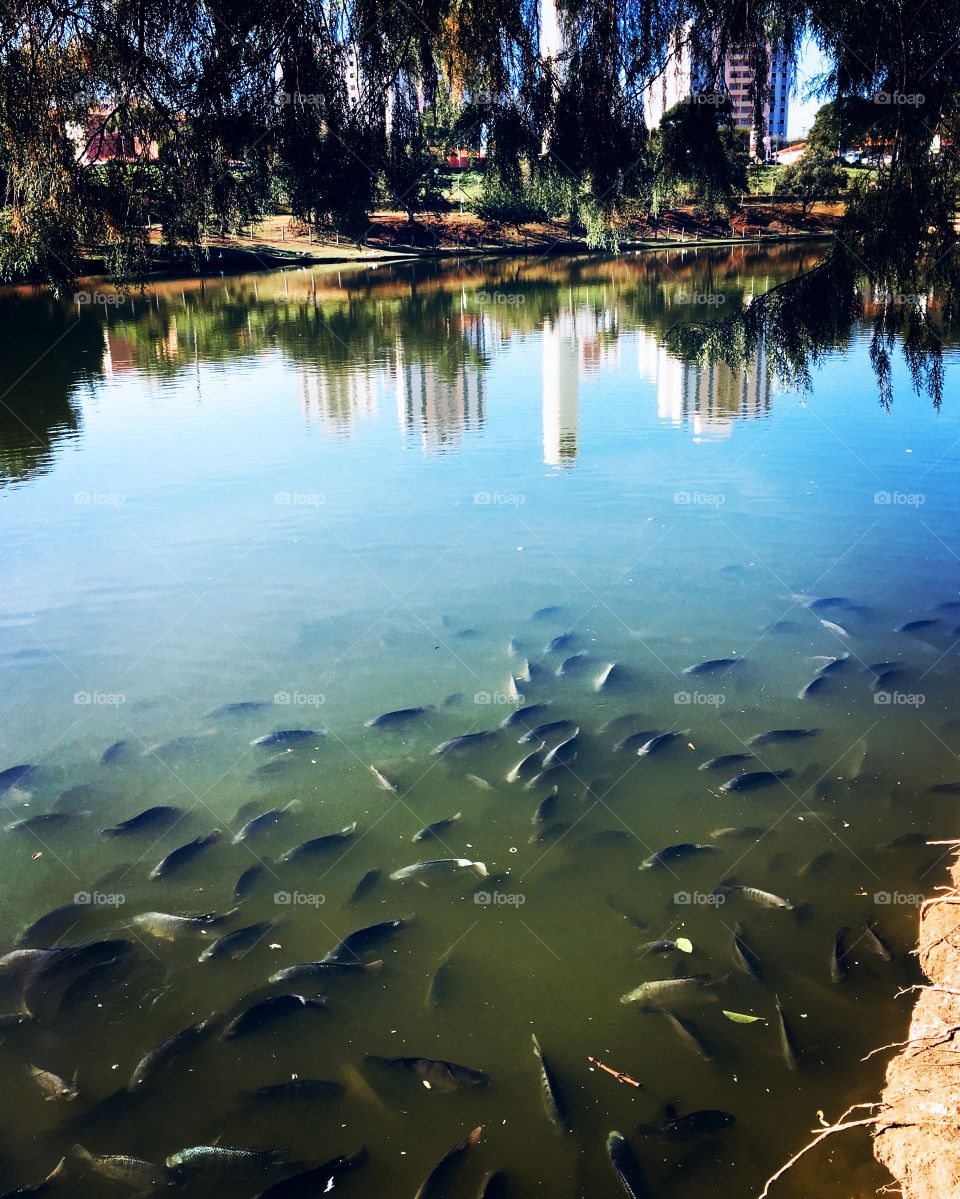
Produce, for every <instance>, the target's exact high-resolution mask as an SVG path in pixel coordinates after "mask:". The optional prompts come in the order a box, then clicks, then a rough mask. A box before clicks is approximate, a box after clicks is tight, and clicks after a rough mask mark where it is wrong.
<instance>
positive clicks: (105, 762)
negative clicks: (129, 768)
mask: <svg viewBox="0 0 960 1199" xmlns="http://www.w3.org/2000/svg"><path fill="white" fill-rule="evenodd" d="M133 750H134V747H133V745H132V743H131V742H129V741H114V743H113V745H108V746H107V748H106V749H105V750H104V751H103V753H102V754H101V755H100V765H101V766H113V765H114V763H116V762H122V761H123V760H124V759H125V758H129V757H131V756H132V754H133Z"/></svg>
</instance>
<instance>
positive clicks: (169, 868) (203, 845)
mask: <svg viewBox="0 0 960 1199" xmlns="http://www.w3.org/2000/svg"><path fill="white" fill-rule="evenodd" d="M222 835H223V834H222V833H221V832H220V830H219V829H218V828H215V829H213V830H212V831H211V832H209V833H205V834H204V835H203V836H201V837H194V839H193V840H192V841H188V842H187V843H186V845H180V846H178V848H177V849H174V850H171V851H170V853H168V854H167V856H166V857H165V858H163V859H162V860H161V861H159V862H158V863H157V864H156V866H154V868H153V869H152V870H151V871H150V873H149V875H148V876H147V877H148V878H166V877H167V875H169V874H173V872H174V871H175V870H180V869H181V868H182V867H184V866H187V865H188V864H189V863H190V862H192V861H193V859H194V858H196V857H198V856H199V855H200V854H201V853H203V851H204V850H205V849H209V847H210V846H211V845H215V844H216V843H217V842H218V841H219V840H220V838H221V836H222Z"/></svg>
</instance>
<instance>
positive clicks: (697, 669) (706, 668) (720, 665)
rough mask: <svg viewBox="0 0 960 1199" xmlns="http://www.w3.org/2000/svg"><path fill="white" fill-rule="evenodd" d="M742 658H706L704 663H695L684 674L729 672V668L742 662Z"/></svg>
mask: <svg viewBox="0 0 960 1199" xmlns="http://www.w3.org/2000/svg"><path fill="white" fill-rule="evenodd" d="M742 661H743V658H708V659H707V661H706V662H697V663H696V665H694V666H688V667H687V668H686V670H684V672H683V673H684V674H721V673H722V672H723V671H725V670H729V669H730V667H731V666H736V665H737V664H738V663H739V662H742Z"/></svg>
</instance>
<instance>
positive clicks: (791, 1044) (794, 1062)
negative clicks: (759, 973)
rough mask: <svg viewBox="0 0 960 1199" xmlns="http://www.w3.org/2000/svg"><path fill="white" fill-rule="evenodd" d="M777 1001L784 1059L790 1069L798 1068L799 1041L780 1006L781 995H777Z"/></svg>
mask: <svg viewBox="0 0 960 1199" xmlns="http://www.w3.org/2000/svg"><path fill="white" fill-rule="evenodd" d="M775 998H776V1002H777V1031H778V1034H779V1037H780V1052H781V1053H782V1054H783V1060H784V1061H785V1062H786V1064H787V1069H788V1070H796V1068H797V1066H798V1064H799V1054H798V1052H797V1043H796V1041H795V1040H794V1039H793V1033H792V1032H791V1031H790V1025H789V1024H787V1021H786V1019H785V1017H784V1014H783V1009H782V1008H781V1007H780V996H779V995H777V996H775Z"/></svg>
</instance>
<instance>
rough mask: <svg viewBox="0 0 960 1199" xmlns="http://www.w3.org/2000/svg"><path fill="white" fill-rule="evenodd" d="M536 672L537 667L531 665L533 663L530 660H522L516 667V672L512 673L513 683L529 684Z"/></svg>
mask: <svg viewBox="0 0 960 1199" xmlns="http://www.w3.org/2000/svg"><path fill="white" fill-rule="evenodd" d="M536 670H537V667H536V666H534V665H533V663H532V662H531V661H530V659H529V658H524V660H523V661H522V662H521V663H520V665H519V666H518V667H517V669H516V671H515V672H514V676H513V678H514V681H515V682H517V683H529V682H531V681H532V680H533V676H534V673H535V672H536Z"/></svg>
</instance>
